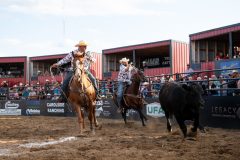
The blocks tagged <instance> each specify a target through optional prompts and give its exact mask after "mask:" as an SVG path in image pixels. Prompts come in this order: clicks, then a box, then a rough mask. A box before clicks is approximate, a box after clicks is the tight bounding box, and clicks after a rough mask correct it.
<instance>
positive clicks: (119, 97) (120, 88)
mask: <svg viewBox="0 0 240 160" xmlns="http://www.w3.org/2000/svg"><path fill="white" fill-rule="evenodd" d="M123 87H124V83H123V82H122V81H119V82H118V89H117V103H118V107H121V106H122V103H121V102H122V98H123Z"/></svg>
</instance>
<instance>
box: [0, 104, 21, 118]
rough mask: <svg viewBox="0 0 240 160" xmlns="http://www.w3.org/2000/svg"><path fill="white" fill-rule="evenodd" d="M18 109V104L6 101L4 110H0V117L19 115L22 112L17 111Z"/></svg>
mask: <svg viewBox="0 0 240 160" xmlns="http://www.w3.org/2000/svg"><path fill="white" fill-rule="evenodd" d="M18 107H19V104H18V103H14V102H11V101H7V102H6V103H5V109H0V115H21V112H22V110H21V109H18Z"/></svg>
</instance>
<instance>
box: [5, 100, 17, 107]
mask: <svg viewBox="0 0 240 160" xmlns="http://www.w3.org/2000/svg"><path fill="white" fill-rule="evenodd" d="M18 107H19V104H17V103H14V102H11V101H7V102H6V103H5V109H8V108H9V109H10V108H11V109H14V108H15V109H17V108H18Z"/></svg>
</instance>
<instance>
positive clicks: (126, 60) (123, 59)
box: [119, 57, 129, 63]
mask: <svg viewBox="0 0 240 160" xmlns="http://www.w3.org/2000/svg"><path fill="white" fill-rule="evenodd" d="M128 61H129V59H127V58H126V57H124V58H122V59H121V60H120V61H119V62H120V63H122V62H128Z"/></svg>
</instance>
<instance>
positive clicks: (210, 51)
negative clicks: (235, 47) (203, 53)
mask: <svg viewBox="0 0 240 160" xmlns="http://www.w3.org/2000/svg"><path fill="white" fill-rule="evenodd" d="M214 59H215V42H214V41H209V42H208V61H214Z"/></svg>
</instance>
